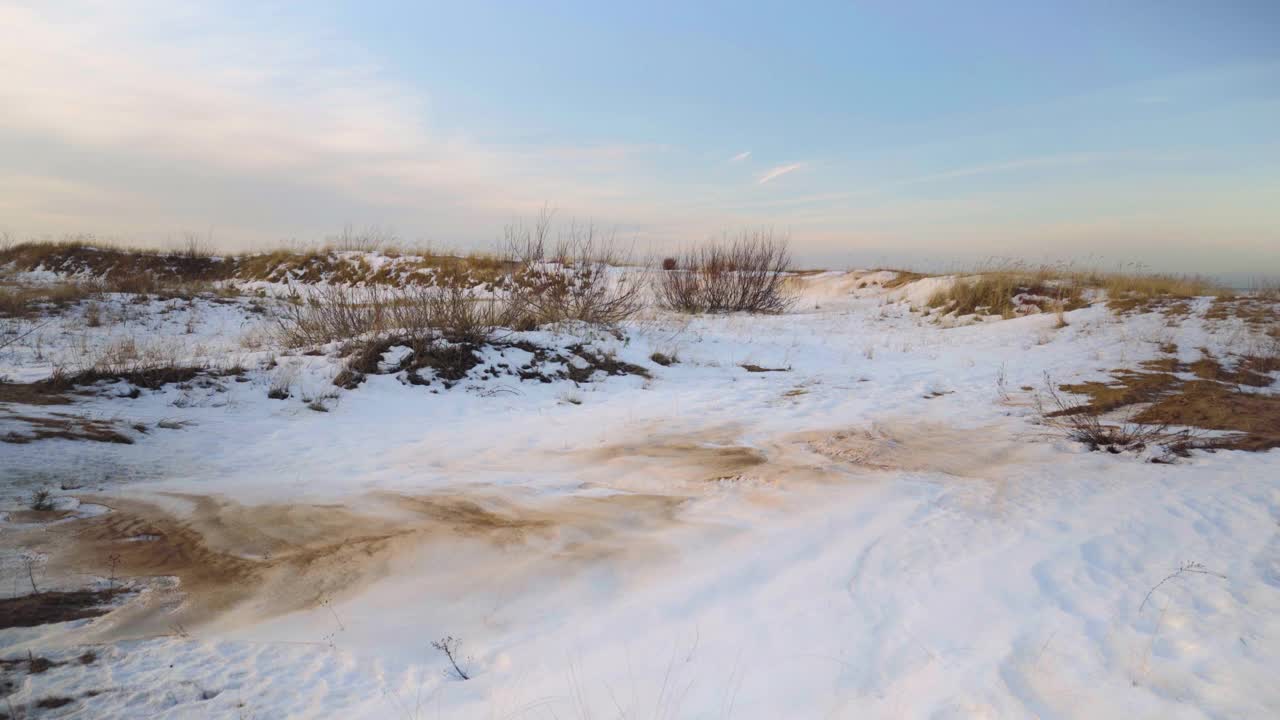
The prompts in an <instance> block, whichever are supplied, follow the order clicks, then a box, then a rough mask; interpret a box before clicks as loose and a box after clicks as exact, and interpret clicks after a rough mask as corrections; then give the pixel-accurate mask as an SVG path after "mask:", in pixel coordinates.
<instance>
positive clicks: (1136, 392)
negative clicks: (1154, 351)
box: [1042, 349, 1280, 454]
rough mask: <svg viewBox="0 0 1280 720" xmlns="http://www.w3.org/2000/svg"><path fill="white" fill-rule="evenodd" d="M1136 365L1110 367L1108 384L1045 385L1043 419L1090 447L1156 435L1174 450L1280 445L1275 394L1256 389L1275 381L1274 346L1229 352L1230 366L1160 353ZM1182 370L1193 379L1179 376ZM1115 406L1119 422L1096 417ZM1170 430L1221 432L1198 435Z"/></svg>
mask: <svg viewBox="0 0 1280 720" xmlns="http://www.w3.org/2000/svg"><path fill="white" fill-rule="evenodd" d="M1140 367H1141V369H1139V370H1122V371H1118V372H1115V373H1113V374H1112V378H1111V380H1110V381H1107V382H1087V383H1079V384H1075V385H1062V386H1061V387H1060V388H1054V387H1052V386H1050V388H1049V391H1048V395H1049V399H1050V402H1049V404H1048V407H1047V408H1042V414H1043V415H1044V418H1045V421H1046V423H1047V424H1049V425H1050V426H1053V427H1057V428H1059V429H1063V430H1065V431H1066V434H1067V435H1068V436H1070V437H1072V438H1073V439H1077V440H1080V441H1081V442H1086V443H1088V444H1090V445H1091V446H1092V447H1107V448H1122V449H1125V448H1135V447H1137V446H1141V445H1145V444H1149V443H1151V442H1152V441H1153V440H1155V439H1159V440H1160V441H1161V444H1164V445H1166V446H1168V447H1169V448H1170V450H1171V451H1172V452H1175V453H1179V454H1182V453H1185V451H1186V450H1190V449H1196V448H1202V449H1219V448H1221V449H1231V450H1253V451H1261V450H1268V449H1271V448H1275V447H1280V396H1278V395H1274V394H1264V393H1260V392H1257V391H1256V390H1254V389H1255V388H1266V387H1270V386H1271V385H1272V384H1273V383H1274V381H1273V379H1272V377H1271V375H1270V373H1273V372H1275V371H1276V370H1277V369H1280V352H1276V351H1275V349H1273V350H1272V351H1271V352H1270V353H1268V354H1262V355H1247V356H1240V357H1235V358H1233V362H1232V363H1231V364H1230V365H1228V364H1225V363H1224V362H1223V361H1222V360H1220V359H1218V358H1214V357H1211V356H1209V355H1208V354H1205V355H1204V356H1203V357H1202V358H1201V359H1199V360H1197V361H1195V362H1193V363H1183V362H1180V361H1178V359H1177V358H1175V357H1165V358H1161V359H1159V360H1154V361H1149V362H1147V363H1143V364H1142V365H1141V366H1140ZM1184 374H1192V375H1194V376H1195V378H1196V379H1194V380H1184V379H1183V378H1182V377H1181V375H1184ZM1059 389H1060V390H1061V391H1063V392H1066V393H1071V394H1073V395H1078V396H1083V397H1085V398H1086V400H1084V401H1082V402H1071V401H1067V400H1064V399H1063V398H1062V397H1061V396H1059V395H1058V394H1057V392H1058V390H1059ZM1116 411H1127V415H1126V417H1125V419H1124V421H1123V423H1122V425H1120V426H1115V425H1111V424H1108V423H1106V422H1104V421H1103V420H1102V417H1103V416H1104V415H1106V414H1109V413H1113V412H1116ZM1168 428H1195V429H1198V430H1201V431H1215V432H1220V433H1227V434H1225V435H1221V436H1218V437H1213V438H1196V437H1193V436H1192V435H1190V434H1188V433H1187V432H1184V431H1180V432H1177V433H1171V432H1169V431H1168V430H1167V429H1168Z"/></svg>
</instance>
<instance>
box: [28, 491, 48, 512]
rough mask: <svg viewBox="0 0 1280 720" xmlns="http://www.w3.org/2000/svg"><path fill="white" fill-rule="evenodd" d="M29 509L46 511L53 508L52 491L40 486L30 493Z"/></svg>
mask: <svg viewBox="0 0 1280 720" xmlns="http://www.w3.org/2000/svg"><path fill="white" fill-rule="evenodd" d="M31 509H32V510H38V511H40V512H47V511H49V510H52V509H53V493H51V492H49V491H48V490H47V489H45V488H41V489H39V490H36V491H35V492H33V493H31Z"/></svg>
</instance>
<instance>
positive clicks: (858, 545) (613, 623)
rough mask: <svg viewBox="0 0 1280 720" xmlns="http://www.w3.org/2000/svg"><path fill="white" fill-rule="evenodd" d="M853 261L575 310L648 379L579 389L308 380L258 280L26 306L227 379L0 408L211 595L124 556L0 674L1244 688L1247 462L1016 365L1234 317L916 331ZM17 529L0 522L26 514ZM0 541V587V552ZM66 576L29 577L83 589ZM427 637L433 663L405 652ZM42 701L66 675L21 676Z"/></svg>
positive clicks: (568, 713) (850, 708)
mask: <svg viewBox="0 0 1280 720" xmlns="http://www.w3.org/2000/svg"><path fill="white" fill-rule="evenodd" d="M889 279H891V276H889V275H887V274H873V275H865V276H864V275H859V274H849V273H827V274H819V275H814V276H810V277H807V278H805V280H804V291H803V294H802V296H801V300H800V302H798V303H797V304H796V306H795V307H794V308H793V309H792V310H791V311H790V312H788V313H786V314H783V315H778V316H751V315H727V316H709V317H694V318H690V317H687V316H676V315H670V314H665V313H648V314H646V316H645V317H644V318H642V319H641V320H639V321H636V322H634V323H631V324H629V325H628V327H627V328H626V329H625V330H626V332H625V335H624V337H623V338H622V339H619V338H617V337H614V336H611V335H609V334H606V333H602V332H595V333H588V337H586V338H585V339H586V340H588V341H589V342H590V343H591V345H592V347H594V348H596V349H598V350H600V351H612V352H615V353H616V354H617V357H618V358H619V359H621V360H624V361H627V362H630V363H634V364H637V365H641V366H643V367H645V368H647V369H648V370H649V371H650V373H651V375H652V377H650V378H645V377H641V376H638V375H629V376H625V377H598V378H596V379H595V381H594V382H589V383H583V384H581V385H575V384H573V383H570V382H567V381H565V382H553V383H540V382H536V381H535V382H531V381H524V382H522V381H520V380H519V379H518V378H516V377H514V376H508V375H504V376H501V377H498V378H486V379H483V380H481V379H479V377H478V376H476V377H473V378H472V379H470V380H468V381H465V382H463V383H462V384H460V385H458V386H456V387H454V388H453V389H450V390H443V389H440V388H439V387H435V388H432V387H423V386H414V385H407V384H404V383H402V382H401V381H400V380H399V379H398V378H397V377H396V376H394V375H375V376H370V377H369V378H368V379H367V380H366V381H365V383H364V384H363V385H361V386H360V387H358V388H356V389H354V390H342V391H338V390H337V389H336V388H334V387H333V385H332V383H331V379H332V377H333V376H334V375H335V374H336V373H337V372H338V370H339V369H340V361H339V360H338V359H336V358H334V357H330V356H327V355H287V354H283V353H282V350H281V349H280V348H279V347H278V345H277V343H276V341H275V340H274V339H273V335H272V332H271V320H270V317H269V312H268V313H262V312H259V311H258V308H256V307H252V306H251V305H252V304H254V303H258V304H263V305H266V306H268V310H269V305H270V302H271V300H270V298H267V299H263V300H252V301H251V300H249V299H244V298H242V299H238V300H234V301H225V302H213V301H210V300H198V301H196V302H194V303H188V302H186V301H179V300H175V301H168V302H167V303H161V302H158V301H152V302H151V303H148V304H134V303H131V301H129V300H128V299H127V298H124V297H120V298H117V299H116V300H114V301H111V302H108V303H106V307H104V308H101V311H102V312H103V313H104V316H105V317H115V316H114V315H113V313H116V314H119V315H120V318H122V319H121V320H119V321H117V320H111V321H103V322H102V323H101V324H100V325H98V326H95V327H90V326H89V325H88V324H87V323H85V322H84V319H83V317H82V316H81V315H80V314H79V313H80V312H81V311H80V310H76V311H72V312H70V313H68V314H66V315H65V316H61V317H60V318H59V319H55V320H54V321H52V322H50V324H48V325H46V326H44V327H42V328H41V329H40V330H39V332H38V333H37V334H34V335H33V336H31V337H29V338H28V339H26V340H24V342H22V343H20V344H18V346H17V347H11V348H9V349H8V350H7V351H5V352H4V353H0V374H3V375H5V376H7V377H8V378H10V379H11V380H15V381H30V380H34V379H38V378H40V377H44V376H47V375H48V374H49V373H50V372H51V371H52V370H53V369H54V368H55V367H62V366H67V367H74V366H75V361H76V358H83V357H88V356H94V355H95V354H100V353H101V352H104V351H105V350H106V349H110V348H112V347H118V346H119V345H120V344H122V343H123V344H128V343H133V345H134V348H135V350H136V348H137V346H138V345H145V346H147V347H152V348H154V352H167V353H170V354H174V355H176V356H178V357H180V358H181V359H182V360H183V361H190V362H198V363H205V364H215V365H220V366H224V367H226V366H231V365H240V366H243V367H244V368H246V372H245V374H244V375H242V376H239V377H233V376H226V377H221V378H216V379H214V380H209V381H205V382H196V383H190V384H188V385H187V386H185V387H184V386H178V385H169V386H166V387H165V388H164V389H162V390H158V391H143V392H142V394H141V395H140V396H139V397H136V398H115V397H93V398H82V399H78V400H77V401H76V402H75V404H74V405H71V406H47V407H23V408H22V413H23V414H25V415H39V414H49V413H53V412H68V411H74V412H76V413H79V414H81V415H85V416H87V417H91V418H95V419H100V420H106V421H110V422H112V423H115V424H116V425H118V426H119V427H120V428H122V431H123V432H125V433H126V434H128V435H129V436H130V437H132V439H134V443H133V444H111V443H100V442H87V441H72V440H60V439H49V440H39V441H35V442H31V443H28V444H6V443H0V468H3V475H4V481H3V484H2V486H0V494H2V495H3V498H2V499H3V502H4V507H7V508H12V509H16V508H18V507H19V506H20V505H21V504H22V502H23V499H24V498H25V497H26V496H28V495H29V494H30V493H31V491H33V490H34V489H36V488H39V487H53V488H55V489H57V488H59V487H61V486H63V485H65V486H67V487H76V486H79V489H75V490H66V491H63V490H57V491H56V492H55V494H56V495H58V496H61V497H63V498H67V499H64V500H62V502H63V503H64V505H65V506H66V507H68V508H70V507H72V506H73V505H75V503H76V500H71V499H70V498H76V499H77V500H78V501H79V502H81V503H84V504H83V505H81V506H79V507H80V508H98V507H100V506H107V507H112V508H114V509H116V511H117V512H118V513H122V514H123V513H125V512H126V511H128V512H134V513H135V514H138V513H146V512H150V513H155V515H154V517H155V518H159V517H161V514H163V516H164V517H168V518H176V519H177V520H176V521H175V523H176V524H175V525H173V527H174V528H175V530H174V531H173V532H172V533H171V534H170V535H169V536H167V537H165V538H162V539H161V540H160V541H158V542H167V541H170V540H176V538H177V537H178V530H179V529H180V530H181V531H182V533H183V535H182V537H187V536H188V535H191V536H194V537H197V538H200V542H202V543H203V546H202V547H201V548H200V550H201V552H202V553H204V554H203V555H200V556H197V557H195V558H193V560H192V564H193V566H194V565H197V564H200V563H202V562H205V558H206V557H207V558H213V559H214V560H213V561H210V562H212V563H213V564H215V565H216V566H217V567H218V568H219V571H220V572H221V571H222V570H223V569H225V570H226V576H225V577H226V582H227V583H228V584H230V585H234V586H235V587H234V588H233V590H234V592H233V594H232V596H233V599H234V600H235V602H232V603H227V604H226V606H225V607H220V609H219V610H218V611H217V612H213V611H210V610H209V609H208V608H207V607H206V608H205V609H204V611H201V612H197V611H196V609H195V608H193V607H192V605H191V600H190V599H183V597H182V596H181V595H178V594H177V593H179V592H180V591H181V590H182V588H177V589H175V588H173V587H172V582H171V581H170V584H169V585H167V586H166V585H165V584H164V583H163V582H160V581H156V582H155V583H152V585H150V586H149V587H148V589H147V590H146V591H145V592H143V593H141V594H140V595H138V596H135V597H134V599H133V600H131V601H129V603H126V605H125V606H123V607H121V608H120V609H119V610H117V611H115V612H112V613H110V614H107V615H104V616H102V617H99V618H96V619H93V620H81V621H74V622H70V623H64V624H60V625H53V626H43V627H37V628H15V629H8V630H0V658H17V657H25V656H26V654H27V652H28V651H31V652H32V653H34V654H35V655H39V656H43V657H47V658H49V659H51V660H55V661H56V660H60V659H73V658H75V657H77V656H79V655H81V654H82V653H83V652H84V651H85V649H86V647H92V648H93V649H94V650H95V652H96V660H95V661H94V662H92V663H90V664H83V663H78V662H70V663H68V664H65V665H58V666H55V667H52V668H50V669H49V670H47V671H45V672H44V673H39V674H21V675H20V676H19V682H18V685H17V687H16V688H15V689H14V691H13V692H14V694H12V695H11V696H10V699H11V701H12V703H13V704H14V706H15V707H19V708H21V707H27V708H29V710H28V711H29V712H30V716H31V717H42V716H48V717H58V716H67V717H85V718H89V717H93V718H100V717H122V718H123V717H130V718H132V717H166V718H179V717H183V718H187V717H190V718H205V717H230V718H241V717H256V718H280V717H343V718H397V717H402V718H436V717H441V718H455V717H458V718H473V717H474V718H606V717H607V718H729V717H733V718H779V717H794V718H820V717H851V718H852V717H856V718H878V717H886V718H888V717H892V718H898V717H929V718H933V717H937V718H944V717H966V718H968V717H1000V718H1004V717H1079V718H1098V717H1126V718H1128V717H1162V718H1164V717H1177V718H1182V717H1185V718H1199V717H1211V718H1270V717H1276V716H1278V715H1280V686H1278V685H1277V684H1276V683H1275V680H1274V676H1275V672H1276V668H1278V667H1280V453H1278V452H1277V451H1271V452H1269V453H1244V452H1217V453H1212V454H1208V453H1194V454H1193V455H1192V457H1190V458H1186V459H1182V460H1179V461H1178V462H1176V463H1174V464H1156V463H1152V462H1150V455H1149V454H1147V455H1133V454H1122V455H1113V454H1109V453H1099V452H1089V451H1088V450H1087V449H1086V448H1084V447H1082V446H1080V445H1078V444H1075V443H1072V442H1069V441H1067V440H1065V439H1063V438H1061V437H1059V436H1058V435H1056V434H1055V433H1053V432H1052V431H1050V430H1049V429H1047V428H1045V427H1044V426H1042V425H1040V424H1038V423H1037V418H1038V414H1037V412H1036V409H1035V407H1034V403H1033V391H1029V390H1025V389H1024V388H1035V389H1039V388H1043V387H1044V386H1045V383H1046V375H1049V376H1050V377H1051V378H1052V380H1053V381H1054V382H1055V383H1058V382H1070V381H1079V380H1086V379H1103V378H1105V377H1107V374H1108V373H1109V372H1110V371H1113V370H1115V369H1118V368H1127V367H1134V366H1135V365H1136V364H1137V363H1139V362H1141V361H1144V360H1149V359H1153V358H1156V357H1158V356H1160V355H1161V353H1162V348H1164V349H1167V348H1168V346H1169V345H1170V344H1173V345H1176V346H1177V352H1178V354H1179V355H1180V356H1182V357H1183V358H1184V359H1187V360H1194V359H1195V358H1196V357H1198V356H1199V353H1200V352H1201V351H1202V349H1207V350H1208V351H1209V352H1213V353H1218V354H1221V355H1225V354H1227V353H1229V352H1230V351H1232V350H1233V349H1236V348H1239V347H1241V346H1242V344H1244V343H1247V342H1249V340H1250V337H1251V331H1250V329H1249V328H1248V327H1247V326H1246V325H1244V324H1243V322H1241V321H1237V320H1234V319H1226V320H1208V319H1205V318H1204V313H1205V311H1206V310H1207V309H1208V306H1209V302H1210V301H1209V300H1208V299H1203V300H1198V301H1194V302H1193V303H1192V308H1191V312H1190V314H1188V315H1187V316H1186V317H1175V318H1168V317H1165V316H1163V315H1160V314H1157V313H1148V314H1137V315H1127V316H1117V315H1115V314H1113V313H1112V312H1111V311H1109V310H1108V309H1107V308H1106V307H1104V306H1103V305H1101V304H1099V305H1095V306H1092V307H1088V308H1084V309H1081V310H1076V311H1073V312H1070V313H1068V314H1067V320H1068V323H1069V324H1068V326H1067V327H1064V328H1056V327H1055V326H1056V323H1057V319H1056V318H1055V317H1054V316H1053V315H1052V314H1044V315H1030V316H1027V317H1022V318H1017V319H1012V320H1002V321H988V322H974V323H972V324H962V325H961V326H958V327H942V326H940V325H939V324H938V323H936V322H934V321H932V320H930V319H926V318H924V317H922V315H921V314H920V313H918V312H913V311H912V309H911V306H910V302H912V301H914V302H916V303H919V302H921V301H922V300H923V299H925V298H927V297H928V295H929V294H930V293H932V292H933V290H934V289H936V287H935V286H936V285H937V283H938V282H939V281H938V280H937V279H926V280H924V281H921V282H920V283H916V284H908V285H905V286H902V287H899V288H895V289H892V290H884V289H882V288H880V287H879V283H882V282H885V281H887V280H889ZM583 332H585V331H575V330H573V329H571V328H569V329H565V330H563V331H562V332H560V333H551V332H544V333H530V334H525V335H524V336H523V337H524V338H525V339H531V340H534V341H537V342H539V343H540V344H546V345H552V346H555V345H560V346H563V345H567V344H570V343H572V342H577V341H580V340H582V339H584V338H583V337H582V334H583ZM502 352H503V353H504V356H503V357H498V351H496V350H494V351H491V355H492V357H491V358H489V360H490V361H491V363H493V364H496V363H500V362H507V363H515V364H518V363H520V362H522V361H523V360H525V359H526V358H523V357H520V353H521V352H522V351H520V350H518V349H514V348H508V349H506V350H504V351H502ZM654 353H662V354H664V355H667V356H671V357H674V358H675V359H676V360H677V362H676V363H674V364H672V365H669V366H663V365H659V364H657V363H655V362H654V361H653V360H651V359H650V358H651V356H652V355H653V354H654ZM273 359H274V366H273V367H269V366H270V365H272V360H273ZM743 366H754V367H755V368H756V369H768V370H771V371H769V372H752V371H749V370H748V369H746V368H744V367H743ZM478 370H479V368H477V371H478ZM282 384H283V385H287V386H289V388H290V395H291V397H289V398H288V399H284V400H276V399H268V397H267V392H268V390H269V389H270V388H271V387H273V386H280V385H282ZM1273 388H1274V386H1273ZM125 389H126V388H121V393H122V394H123V391H124V390H125ZM433 390H434V391H433ZM1274 391H1275V390H1274V389H1271V390H1266V392H1274ZM317 399H320V400H321V401H322V403H323V404H324V406H325V407H326V408H327V410H328V411H327V412H317V411H314V410H312V409H309V408H308V404H309V403H312V402H314V401H316V400H317ZM0 408H3V406H0ZM10 409H11V410H12V408H10ZM0 423H3V424H4V425H3V427H0V434H3V433H7V432H10V431H14V430H20V429H21V428H20V427H19V426H20V425H21V422H20V421H16V420H13V419H12V418H11V417H10V418H8V419H0ZM135 426H136V428H143V429H135ZM157 508H158V509H157ZM80 514H82V515H89V514H92V512H90V511H85V512H81V513H80ZM110 515H111V513H107V514H106V515H98V516H97V517H98V518H103V517H110ZM20 520H21V518H19V517H18V516H17V515H16V514H15V516H14V517H13V518H11V519H10V521H9V522H8V523H6V524H0V544H3V543H4V537H5V535H8V536H10V537H14V536H15V534H17V533H28V534H29V533H30V532H32V528H33V527H34V526H32V525H31V524H30V523H26V524H24V522H20ZM76 522H78V520H76V518H75V517H74V516H73V517H69V518H66V519H62V520H59V521H57V522H56V523H52V524H50V525H48V526H47V527H44V526H41V528H42V529H40V532H44V533H46V534H49V535H51V536H53V537H61V536H59V535H58V533H59V532H64V531H63V530H60V529H59V528H70V527H74V526H75V523H76ZM155 522H157V523H160V522H162V521H161V520H155ZM133 539H135V540H138V541H139V542H157V541H156V540H154V539H153V538H149V537H142V536H140V537H138V538H133ZM4 546H5V548H6V551H7V554H6V555H5V556H4V558H3V563H4V564H3V565H0V572H3V573H4V577H3V578H0V589H3V590H4V591H5V592H8V591H9V589H10V588H11V587H13V588H20V584H21V582H25V581H26V580H25V577H26V575H25V570H24V569H23V566H22V565H21V563H20V562H19V559H18V557H17V555H16V554H15V553H16V549H15V548H13V547H10V546H9V545H8V544H4ZM51 557H52V559H53V560H55V561H56V559H57V558H56V556H53V554H51ZM215 561H216V562H215ZM1187 563H1197V565H1187ZM1180 568H1184V571H1183V572H1181V573H1179V572H1178V570H1179V569H1180ZM76 570H77V568H75V566H74V564H73V563H70V562H64V563H61V564H59V563H58V562H51V564H50V565H49V566H48V567H47V568H46V570H45V572H46V573H47V577H46V578H45V580H44V582H45V584H46V585H47V586H48V587H57V586H65V587H73V586H77V585H83V584H85V582H86V578H85V576H84V575H83V574H80V575H76V574H74V571H76ZM78 571H79V572H81V573H85V572H88V573H90V574H91V575H97V576H101V577H105V576H106V575H107V572H106V570H105V569H103V570H98V571H94V570H91V569H85V568H83V567H81V568H78ZM209 574H210V573H205V574H204V575H201V577H205V576H207V575H209ZM1170 575H1174V577H1173V578H1172V579H1168V580H1167V581H1165V582H1163V583H1162V580H1165V579H1166V578H1167V577H1168V576H1170ZM216 577H220V576H216ZM216 577H215V579H216ZM206 579H207V578H206ZM98 581H99V582H100V581H101V580H100V578H99V579H98ZM134 582H139V583H143V581H141V580H134ZM143 584H145V583H143ZM1153 588H1155V589H1154V590H1153ZM188 589H190V590H192V593H193V595H195V594H197V593H196V589H195V587H194V586H193V587H192V588H188ZM446 636H452V637H454V638H457V639H458V640H459V641H460V646H459V653H458V654H459V655H460V657H459V658H458V660H459V663H460V664H461V665H462V666H463V669H464V670H465V671H466V672H468V674H469V675H470V679H469V680H461V679H459V678H457V677H454V676H453V675H452V674H451V672H450V670H451V667H450V664H449V661H448V660H447V659H446V657H445V656H444V654H443V653H441V652H440V651H438V650H437V649H434V648H433V646H432V643H433V641H438V640H440V639H442V638H445V637H446ZM90 691H95V692H96V694H94V695H93V696H86V695H85V694H86V693H87V692H90ZM50 696H66V697H71V698H74V701H73V702H72V703H70V704H67V705H63V706H62V707H60V708H56V709H46V710H41V709H39V708H36V707H34V706H35V704H36V702H37V701H38V700H39V699H41V698H45V697H50ZM5 710H6V708H4V707H3V706H0V712H4V711H5ZM24 712H26V711H24Z"/></svg>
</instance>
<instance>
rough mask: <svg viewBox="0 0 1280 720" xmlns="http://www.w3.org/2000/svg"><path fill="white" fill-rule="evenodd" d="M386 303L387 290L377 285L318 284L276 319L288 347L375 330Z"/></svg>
mask: <svg viewBox="0 0 1280 720" xmlns="http://www.w3.org/2000/svg"><path fill="white" fill-rule="evenodd" d="M390 304H391V298H390V297H389V292H388V291H387V290H385V289H383V288H380V287H378V286H373V287H369V288H354V287H348V286H345V285H321V286H319V287H318V288H316V289H315V292H314V293H312V294H311V295H310V296H309V297H308V298H307V299H306V300H302V299H300V298H299V299H297V300H296V301H295V302H294V303H292V304H290V305H288V306H287V307H285V308H284V309H283V310H282V311H281V312H280V314H279V315H278V316H277V318H276V323H277V325H278V327H279V330H280V335H281V339H282V340H284V342H285V343H286V344H287V345H289V346H291V347H301V346H304V345H324V344H325V343H329V342H333V341H334V340H348V339H351V338H356V337H360V336H362V335H365V334H367V333H376V332H379V331H380V330H382V328H383V327H384V324H385V320H386V313H387V309H388V307H389V306H390Z"/></svg>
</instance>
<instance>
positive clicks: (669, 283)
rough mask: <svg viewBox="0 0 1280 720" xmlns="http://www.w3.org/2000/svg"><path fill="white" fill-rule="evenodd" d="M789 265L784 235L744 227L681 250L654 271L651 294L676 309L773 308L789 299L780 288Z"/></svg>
mask: <svg viewBox="0 0 1280 720" xmlns="http://www.w3.org/2000/svg"><path fill="white" fill-rule="evenodd" d="M664 267H665V266H664ZM790 267H791V253H790V251H789V250H788V248H787V241H786V239H785V238H775V237H774V235H773V231H772V230H755V231H744V232H742V233H741V234H739V235H737V236H736V237H733V238H729V237H727V236H726V237H725V238H722V239H721V240H720V241H719V242H713V243H709V244H705V245H701V246H699V247H697V248H694V249H693V250H690V251H689V252H687V253H685V255H684V256H683V257H681V258H680V259H679V261H678V263H677V267H676V268H674V269H671V270H665V269H664V271H663V272H661V273H659V274H658V279H657V283H656V287H655V294H656V296H657V298H658V302H659V304H660V305H662V306H663V307H665V308H667V309H669V310H676V311H679V312H691V313H700V312H732V311H737V310H745V311H747V312H757V313H778V312H783V311H785V310H786V309H787V308H788V307H790V306H791V304H792V303H793V302H794V301H795V297H794V295H793V294H792V293H791V292H790V291H789V289H788V288H787V287H786V277H787V272H788V270H789V269H790Z"/></svg>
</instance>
